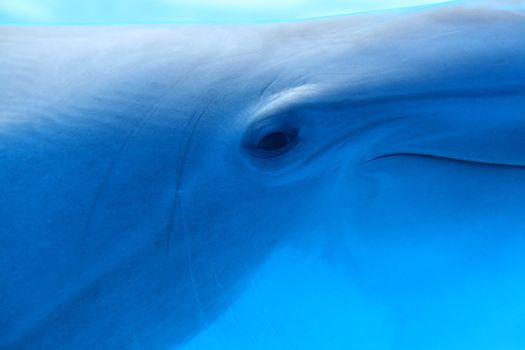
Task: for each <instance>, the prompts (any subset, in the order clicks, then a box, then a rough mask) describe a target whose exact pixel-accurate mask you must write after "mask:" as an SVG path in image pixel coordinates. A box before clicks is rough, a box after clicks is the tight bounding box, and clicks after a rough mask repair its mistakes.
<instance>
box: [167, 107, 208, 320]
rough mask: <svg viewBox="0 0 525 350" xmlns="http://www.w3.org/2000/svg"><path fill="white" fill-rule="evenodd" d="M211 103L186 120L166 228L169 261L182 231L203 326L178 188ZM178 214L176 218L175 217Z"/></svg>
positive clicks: (192, 284)
mask: <svg viewBox="0 0 525 350" xmlns="http://www.w3.org/2000/svg"><path fill="white" fill-rule="evenodd" d="M212 101H213V98H212V99H210V100H209V101H208V103H207V104H206V105H205V106H204V108H203V109H202V111H201V112H200V113H199V114H197V113H194V114H193V115H192V117H191V118H190V119H189V120H188V123H187V124H186V127H185V132H184V135H187V137H186V138H185V139H183V140H182V142H181V144H180V149H179V156H178V157H177V165H176V170H175V191H176V192H175V196H176V197H175V200H174V204H173V207H172V210H171V215H170V220H169V223H168V227H167V230H166V243H167V244H166V246H167V256H168V260H170V259H171V244H172V236H173V234H174V231H175V230H176V229H177V227H178V228H180V230H181V231H182V234H183V236H184V243H185V246H186V259H187V263H188V269H189V274H190V283H191V289H192V293H193V298H194V299H195V302H196V304H197V307H198V309H199V316H200V319H201V322H202V323H203V324H204V325H208V322H207V321H206V316H205V314H204V310H203V308H202V304H201V302H200V299H199V296H198V293H197V289H196V281H195V276H194V273H193V258H192V252H191V240H190V236H189V233H188V228H187V226H186V220H185V215H184V210H183V204H182V197H181V193H180V186H181V183H182V177H183V174H184V165H185V163H186V158H187V153H188V149H189V147H190V144H191V140H192V139H193V135H194V134H195V129H196V126H197V124H198V123H199V121H200V120H201V119H202V117H203V116H204V115H205V114H206V112H207V110H208V108H209V106H210V105H211V103H212ZM177 214H178V216H177ZM177 217H178V218H179V222H180V224H179V225H177Z"/></svg>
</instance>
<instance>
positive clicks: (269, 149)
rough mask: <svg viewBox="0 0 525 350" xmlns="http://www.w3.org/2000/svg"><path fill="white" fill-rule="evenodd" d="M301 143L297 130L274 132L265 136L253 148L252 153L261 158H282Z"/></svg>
mask: <svg viewBox="0 0 525 350" xmlns="http://www.w3.org/2000/svg"><path fill="white" fill-rule="evenodd" d="M298 142H299V136H298V132H297V130H296V129H283V130H273V131H270V132H267V133H265V134H263V135H262V136H261V137H260V138H259V139H258V141H256V142H255V144H254V145H253V146H252V153H253V154H254V155H255V156H256V157H259V158H273V157H277V156H280V155H282V154H284V153H286V152H288V151H290V150H291V149H292V148H294V147H295V146H296V145H297V143H298Z"/></svg>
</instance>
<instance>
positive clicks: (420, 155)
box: [362, 152, 525, 169]
mask: <svg viewBox="0 0 525 350" xmlns="http://www.w3.org/2000/svg"><path fill="white" fill-rule="evenodd" d="M395 157H416V158H428V159H434V160H447V161H453V162H460V163H467V164H475V165H482V166H495V167H505V168H521V169H524V168H525V164H521V163H512V162H491V161H484V160H478V159H470V158H460V157H452V156H445V155H438V154H431V153H417V152H393V153H387V154H382V155H379V156H375V157H373V158H370V159H368V160H366V161H364V162H363V163H362V164H363V165H365V164H368V163H371V162H374V161H376V160H381V159H388V158H395Z"/></svg>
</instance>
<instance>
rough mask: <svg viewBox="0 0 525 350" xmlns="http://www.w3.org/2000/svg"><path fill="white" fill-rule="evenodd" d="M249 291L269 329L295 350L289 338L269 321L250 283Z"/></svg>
mask: <svg viewBox="0 0 525 350" xmlns="http://www.w3.org/2000/svg"><path fill="white" fill-rule="evenodd" d="M250 289H251V290H252V293H253V296H254V298H255V302H256V303H257V306H258V307H259V309H260V310H261V313H262V314H263V317H264V319H265V320H266V322H267V323H268V325H270V327H271V328H272V329H273V331H274V332H275V333H276V334H277V335H278V336H279V337H280V338H281V339H283V341H284V342H285V343H286V344H287V345H288V346H289V347H290V348H291V349H295V350H297V347H296V346H295V345H294V344H293V343H292V341H291V340H290V338H288V336H287V335H286V333H284V332H283V331H282V330H281V329H280V328H279V327H277V326H276V325H275V323H274V322H272V320H271V319H270V316H269V315H268V313H267V312H266V309H265V308H264V307H263V305H262V302H261V298H260V297H259V294H257V291H256V290H255V286H254V285H253V282H252V281H250Z"/></svg>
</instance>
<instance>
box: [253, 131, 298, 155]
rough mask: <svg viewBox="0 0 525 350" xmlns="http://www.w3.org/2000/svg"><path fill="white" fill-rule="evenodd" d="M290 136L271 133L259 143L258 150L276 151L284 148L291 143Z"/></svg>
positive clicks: (282, 133) (283, 133) (281, 133)
mask: <svg viewBox="0 0 525 350" xmlns="http://www.w3.org/2000/svg"><path fill="white" fill-rule="evenodd" d="M291 137H292V135H290V134H289V133H286V132H273V133H271V134H268V135H266V136H265V137H263V138H262V139H261V141H259V149H261V150H263V151H276V150H279V149H281V148H284V147H286V146H287V145H288V144H289V143H290V141H291Z"/></svg>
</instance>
